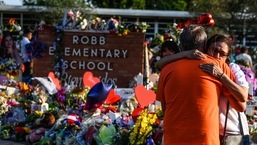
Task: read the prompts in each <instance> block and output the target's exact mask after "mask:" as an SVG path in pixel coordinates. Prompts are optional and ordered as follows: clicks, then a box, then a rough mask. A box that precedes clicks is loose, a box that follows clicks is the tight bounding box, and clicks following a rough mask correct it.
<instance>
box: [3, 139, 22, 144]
mask: <svg viewBox="0 0 257 145" xmlns="http://www.w3.org/2000/svg"><path fill="white" fill-rule="evenodd" d="M0 145H25V144H24V143H19V142H13V141H6V140H1V139H0Z"/></svg>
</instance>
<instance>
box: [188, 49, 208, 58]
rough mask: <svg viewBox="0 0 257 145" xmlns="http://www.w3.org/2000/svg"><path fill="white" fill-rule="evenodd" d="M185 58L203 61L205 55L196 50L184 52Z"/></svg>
mask: <svg viewBox="0 0 257 145" xmlns="http://www.w3.org/2000/svg"><path fill="white" fill-rule="evenodd" d="M186 57H187V58H192V59H204V58H206V55H205V54H204V53H202V52H201V51H199V50H197V49H193V50H188V51H186Z"/></svg>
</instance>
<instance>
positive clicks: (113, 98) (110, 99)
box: [105, 89, 121, 105]
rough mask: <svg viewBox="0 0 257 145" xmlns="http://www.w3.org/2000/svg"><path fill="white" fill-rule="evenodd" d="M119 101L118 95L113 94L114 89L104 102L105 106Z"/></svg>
mask: <svg viewBox="0 0 257 145" xmlns="http://www.w3.org/2000/svg"><path fill="white" fill-rule="evenodd" d="M120 99H121V97H120V95H117V94H115V92H114V89H111V90H110V92H109V94H108V96H107V99H106V100H105V104H108V105H111V104H114V103H116V102H118V101H120Z"/></svg>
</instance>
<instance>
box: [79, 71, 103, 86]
mask: <svg viewBox="0 0 257 145" xmlns="http://www.w3.org/2000/svg"><path fill="white" fill-rule="evenodd" d="M99 82H100V79H99V78H97V77H94V76H93V73H92V72H90V71H87V72H85V73H84V75H83V84H84V87H90V88H92V87H93V86H94V85H95V84H96V83H99Z"/></svg>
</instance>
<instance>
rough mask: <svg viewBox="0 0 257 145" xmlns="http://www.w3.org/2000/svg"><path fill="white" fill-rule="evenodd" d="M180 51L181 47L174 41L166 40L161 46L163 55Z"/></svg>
mask: <svg viewBox="0 0 257 145" xmlns="http://www.w3.org/2000/svg"><path fill="white" fill-rule="evenodd" d="M178 52H180V50H179V47H178V45H177V43H176V42H174V41H164V42H163V43H162V46H161V57H165V56H168V55H171V54H175V53H178Z"/></svg>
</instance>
